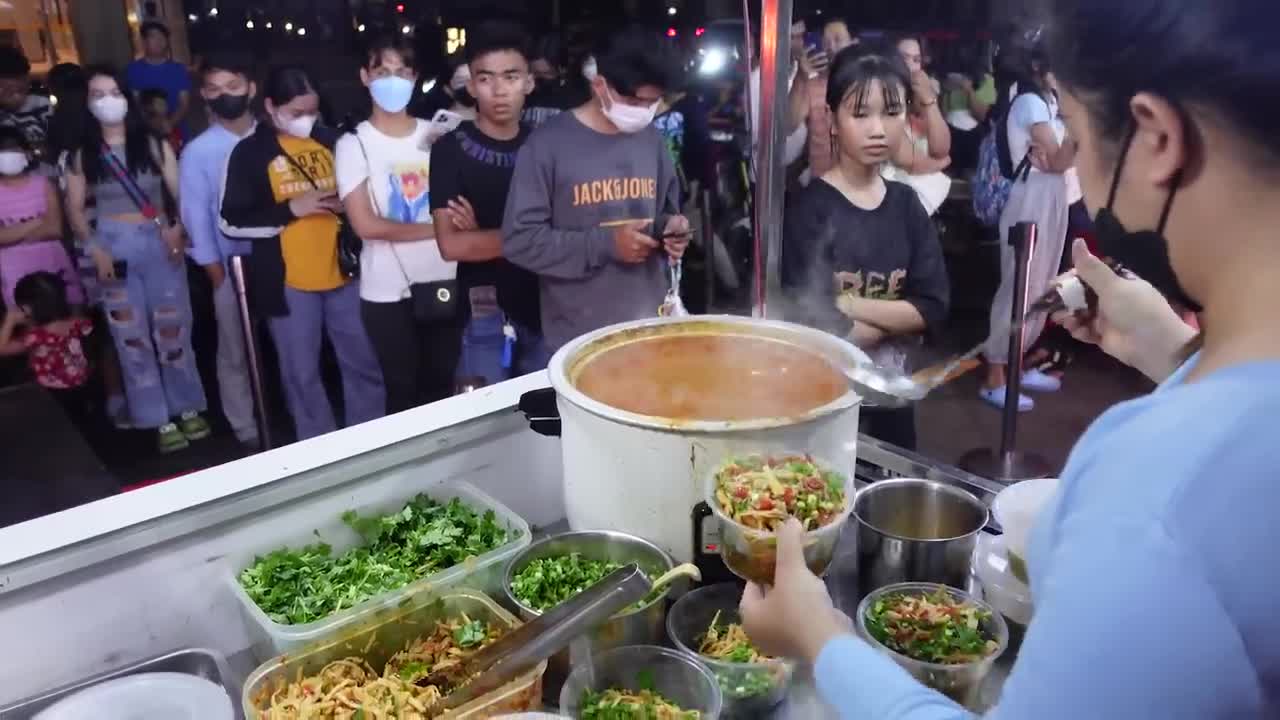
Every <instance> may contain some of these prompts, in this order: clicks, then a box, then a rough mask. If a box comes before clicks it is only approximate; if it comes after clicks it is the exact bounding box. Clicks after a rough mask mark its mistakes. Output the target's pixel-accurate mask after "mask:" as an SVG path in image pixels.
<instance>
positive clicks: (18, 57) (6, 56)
mask: <svg viewBox="0 0 1280 720" xmlns="http://www.w3.org/2000/svg"><path fill="white" fill-rule="evenodd" d="M30 74H31V63H30V61H28V60H27V56H26V55H23V54H22V51H21V50H19V49H18V48H16V47H13V46H12V45H0V77H2V78H25V77H26V76H28V75H30Z"/></svg>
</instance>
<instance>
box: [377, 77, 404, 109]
mask: <svg viewBox="0 0 1280 720" xmlns="http://www.w3.org/2000/svg"><path fill="white" fill-rule="evenodd" d="M369 94H370V95H372V96H373V101H374V102H375V103H377V104H378V107H380V108H382V109H383V110H385V111H386V112H389V113H398V112H400V111H401V110H404V109H405V108H406V107H408V106H409V99H410V98H412V97H413V81H412V80H406V79H404V78H402V77H400V76H398V75H391V76H388V77H381V78H378V79H377V80H374V81H373V82H371V83H369Z"/></svg>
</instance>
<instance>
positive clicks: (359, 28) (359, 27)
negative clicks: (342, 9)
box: [356, 23, 364, 32]
mask: <svg viewBox="0 0 1280 720" xmlns="http://www.w3.org/2000/svg"><path fill="white" fill-rule="evenodd" d="M356 32H364V23H360V24H359V25H357V26H356Z"/></svg>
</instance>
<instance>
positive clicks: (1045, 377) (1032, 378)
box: [1022, 369, 1062, 393]
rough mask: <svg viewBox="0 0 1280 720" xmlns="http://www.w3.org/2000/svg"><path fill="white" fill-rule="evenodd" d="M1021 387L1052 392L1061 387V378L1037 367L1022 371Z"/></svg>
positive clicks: (1032, 390) (1034, 390) (1033, 390)
mask: <svg viewBox="0 0 1280 720" xmlns="http://www.w3.org/2000/svg"><path fill="white" fill-rule="evenodd" d="M1022 387H1023V388H1024V389H1027V390H1030V391H1031V392H1042V393H1052V392H1058V391H1059V390H1061V389H1062V379H1061V378H1057V377H1054V376H1053V375H1050V374H1048V373H1046V372H1042V371H1040V370H1037V369H1032V370H1027V371H1026V372H1024V373H1022Z"/></svg>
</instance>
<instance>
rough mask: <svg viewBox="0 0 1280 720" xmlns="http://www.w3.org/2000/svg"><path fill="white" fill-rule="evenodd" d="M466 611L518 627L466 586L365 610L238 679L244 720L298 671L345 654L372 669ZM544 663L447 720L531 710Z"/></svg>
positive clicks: (254, 719)
mask: <svg viewBox="0 0 1280 720" xmlns="http://www.w3.org/2000/svg"><path fill="white" fill-rule="evenodd" d="M463 613H466V615H467V617H469V618H471V619H472V620H484V621H485V622H490V623H501V624H502V625H505V626H506V627H508V628H512V629H514V628H516V627H519V626H520V621H519V620H517V619H516V618H515V617H514V616H513V615H512V614H511V613H509V612H507V611H506V610H504V609H502V607H500V606H499V605H498V604H497V603H495V602H494V601H493V600H491V599H489V597H488V596H486V595H484V594H482V593H479V592H475V591H472V590H461V591H458V592H453V593H449V594H447V595H444V596H443V597H440V598H434V599H420V600H419V601H418V602H415V603H413V604H411V605H410V606H408V607H406V608H402V609H400V610H399V611H398V612H397V611H389V610H387V609H385V608H372V609H367V610H365V611H364V612H362V613H361V614H360V617H359V618H357V622H358V625H359V628H358V629H355V630H351V629H346V630H342V631H340V632H338V633H336V634H335V635H332V636H330V637H328V638H326V639H325V640H324V641H323V642H321V643H318V644H316V645H313V646H312V647H310V648H308V649H307V650H304V651H303V652H300V653H298V654H294V655H281V656H280V657H277V658H274V659H272V660H269V661H267V662H266V663H264V664H262V665H261V666H259V667H258V669H257V670H254V671H253V674H251V675H250V676H249V679H248V680H246V681H245V683H244V694H243V696H242V700H241V702H242V704H243V707H244V715H245V718H246V720H258V719H259V718H260V717H261V715H260V713H262V712H263V711H265V710H266V709H267V708H268V707H269V704H270V700H271V694H272V693H273V692H275V691H276V690H277V689H279V688H281V687H284V686H286V685H287V684H288V683H290V682H296V681H297V680H298V678H299V674H300V673H301V675H302V676H307V675H313V674H315V673H317V672H319V671H320V670H321V669H322V668H324V666H325V665H328V664H329V663H331V662H333V661H335V660H340V659H342V658H346V657H353V656H354V657H363V658H364V659H365V660H366V661H367V662H368V663H369V664H370V665H371V666H372V667H373V668H374V669H375V670H381V669H382V666H383V665H384V664H385V663H386V661H387V660H388V659H389V658H390V657H391V656H392V655H394V654H395V653H396V652H398V651H400V650H402V649H404V647H405V645H406V644H407V643H409V642H412V641H413V640H415V639H417V638H418V637H421V636H422V635H424V634H426V633H429V632H431V631H432V629H433V628H434V627H435V624H436V623H437V622H439V621H442V620H447V619H450V618H454V617H457V616H459V615H461V614H463ZM546 669H547V664H546V663H545V662H543V663H540V664H539V665H538V666H537V667H536V668H534V669H533V670H530V671H529V672H527V673H525V674H523V675H521V676H520V677H518V678H516V679H515V680H513V681H511V682H510V683H508V684H507V685H505V686H503V687H501V688H499V689H497V690H495V691H494V692H491V693H489V694H487V695H483V696H481V697H478V698H476V699H475V700H473V701H471V702H469V703H467V704H466V705H464V706H462V707H460V708H458V709H457V710H453V711H451V712H450V714H449V718H450V719H451V720H459V719H461V718H473V719H478V718H490V717H495V716H500V715H505V714H509V713H522V712H528V711H530V710H537V709H539V708H540V707H541V704H542V675H543V673H544V672H546Z"/></svg>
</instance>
